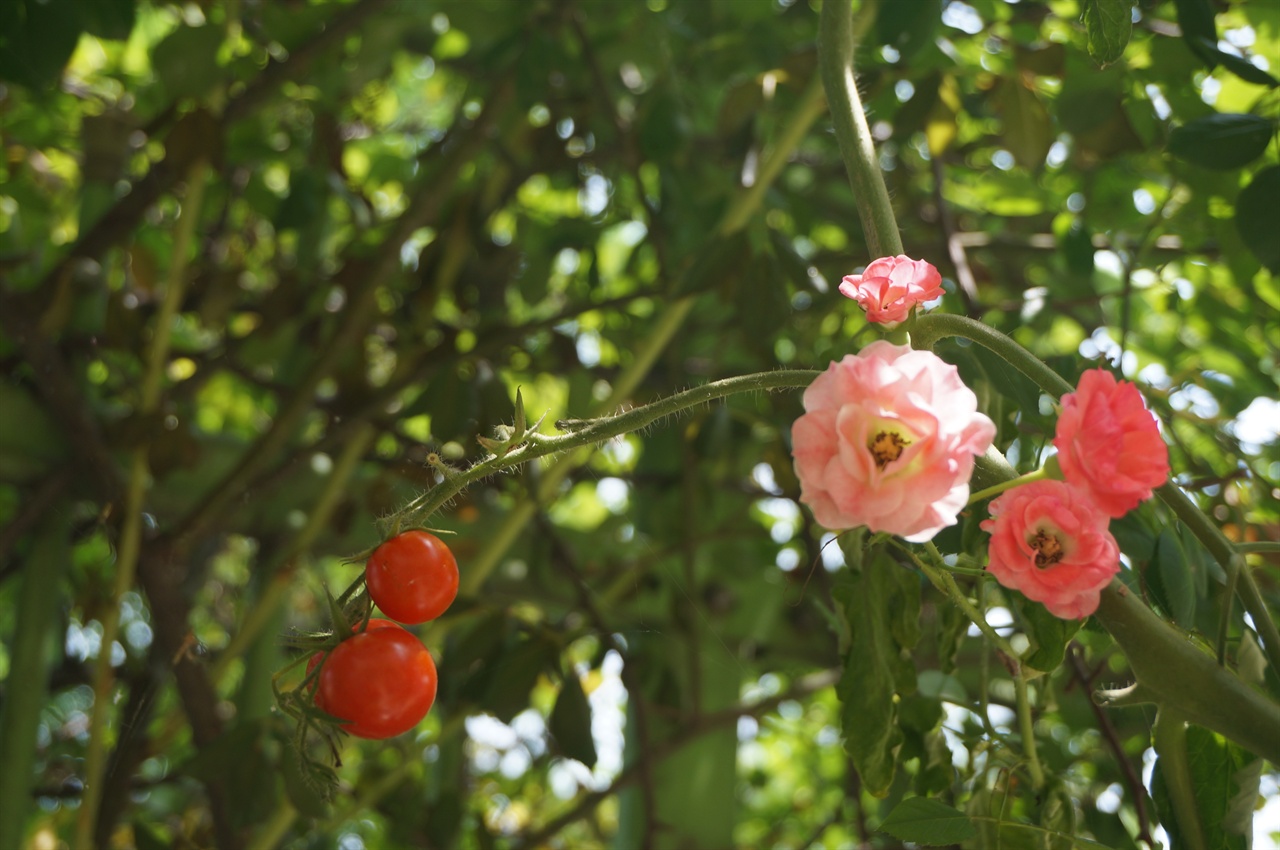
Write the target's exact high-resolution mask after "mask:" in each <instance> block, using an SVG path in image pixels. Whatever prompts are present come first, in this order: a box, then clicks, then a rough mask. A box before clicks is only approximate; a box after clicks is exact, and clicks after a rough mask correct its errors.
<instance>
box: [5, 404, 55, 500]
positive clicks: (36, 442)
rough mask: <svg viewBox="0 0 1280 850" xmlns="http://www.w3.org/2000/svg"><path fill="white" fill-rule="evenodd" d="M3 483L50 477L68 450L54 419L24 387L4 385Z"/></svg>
mask: <svg viewBox="0 0 1280 850" xmlns="http://www.w3.org/2000/svg"><path fill="white" fill-rule="evenodd" d="M0 410H3V411H4V414H3V415H0V481H14V482H24V481H28V480H31V479H34V478H39V477H40V476H42V475H44V474H46V473H47V472H48V471H49V470H50V469H51V468H52V467H53V465H54V464H55V463H56V462H57V461H58V459H59V458H60V457H62V455H63V453H64V452H65V450H66V447H65V445H64V443H63V440H62V434H61V432H60V430H59V428H58V426H57V425H56V424H55V423H54V421H53V419H52V418H51V417H50V416H49V414H47V413H46V412H45V410H44V408H43V407H41V406H40V405H39V404H38V403H37V402H36V400H35V399H33V398H32V397H31V395H30V394H28V393H27V392H26V390H24V389H23V388H22V387H21V386H19V385H18V384H15V383H10V382H8V381H5V382H0Z"/></svg>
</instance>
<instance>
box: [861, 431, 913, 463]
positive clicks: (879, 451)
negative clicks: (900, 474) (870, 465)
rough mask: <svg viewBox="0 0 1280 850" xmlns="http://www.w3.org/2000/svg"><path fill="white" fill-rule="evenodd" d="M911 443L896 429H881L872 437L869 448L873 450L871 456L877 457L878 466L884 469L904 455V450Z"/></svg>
mask: <svg viewBox="0 0 1280 850" xmlns="http://www.w3.org/2000/svg"><path fill="white" fill-rule="evenodd" d="M909 445H911V444H910V443H909V442H907V441H906V440H904V439H902V435H901V434H899V433H897V432H896V431H880V432H878V433H877V434H876V435H875V436H874V437H872V438H871V442H870V443H868V444H867V448H868V449H869V450H870V451H871V456H872V457H874V458H875V459H876V466H878V467H879V468H880V469H884V468H885V467H886V466H888V465H889V464H891V463H893V462H894V461H895V460H897V459H898V458H900V457H902V450H903V449H905V448H906V447H907V446H909Z"/></svg>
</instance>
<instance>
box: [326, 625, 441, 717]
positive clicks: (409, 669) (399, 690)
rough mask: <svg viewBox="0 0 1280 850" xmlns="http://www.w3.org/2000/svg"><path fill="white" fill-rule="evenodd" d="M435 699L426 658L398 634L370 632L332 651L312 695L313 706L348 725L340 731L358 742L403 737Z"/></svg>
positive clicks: (409, 638)
mask: <svg viewBox="0 0 1280 850" xmlns="http://www.w3.org/2000/svg"><path fill="white" fill-rule="evenodd" d="M370 625H371V626H372V623H371V624H370ZM393 625H394V624H393ZM435 699H436V665H435V662H434V661H432V660H431V653H430V652H428V651H427V648H426V647H425V646H423V645H422V642H421V641H420V640H418V639H417V638H416V637H414V636H413V635H412V634H410V633H409V632H407V631H405V630H404V629H401V628H386V627H379V628H372V627H371V628H369V629H368V630H366V631H363V632H360V633H359V634H357V635H352V636H351V637H349V638H347V639H346V640H344V641H343V642H342V643H340V644H338V645H337V646H335V647H334V648H333V651H332V652H330V653H329V659H328V660H327V661H325V663H324V667H322V668H321V669H320V684H319V687H318V688H317V689H316V706H317V707H318V708H320V709H321V710H323V711H326V712H328V713H329V714H332V715H333V716H334V717H337V718H339V719H341V720H346V721H349V722H347V723H344V724H342V728H343V729H344V730H345V731H347V732H350V733H351V734H352V735H355V736H356V737H357V738H374V739H380V738H390V737H392V736H393V735H400V734H402V733H404V732H408V731H409V730H410V729H412V728H413V727H414V726H417V725H418V722H419V721H420V720H422V718H424V717H426V716H427V712H428V711H430V710H431V704H432V703H433V702H435Z"/></svg>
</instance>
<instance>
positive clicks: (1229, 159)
mask: <svg viewBox="0 0 1280 850" xmlns="http://www.w3.org/2000/svg"><path fill="white" fill-rule="evenodd" d="M1274 131H1275V122H1274V121H1272V120H1270V119H1268V118H1263V117H1261V116H1259V115H1247V114H1237V113H1221V114H1215V115H1206V116H1204V117H1202V118H1197V119H1195V120H1194V121H1188V122H1187V123H1186V124H1183V125H1182V126H1181V127H1175V128H1174V129H1173V132H1171V133H1170V134H1169V146H1168V150H1169V153H1171V154H1173V155H1174V156H1176V157H1178V158H1180V159H1185V160H1186V161H1187V162H1190V163H1193V164H1194V165H1199V166H1201V167H1203V168H1212V169H1214V170H1217V171H1230V170H1231V169H1234V168H1240V167H1241V166H1244V165H1248V164H1249V163H1250V162H1253V161H1254V160H1255V159H1257V158H1258V157H1260V156H1262V152H1263V151H1265V150H1266V149H1267V145H1268V144H1269V143H1270V142H1271V134H1272V133H1273V132H1274Z"/></svg>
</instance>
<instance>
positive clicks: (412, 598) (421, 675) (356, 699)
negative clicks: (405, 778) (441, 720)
mask: <svg viewBox="0 0 1280 850" xmlns="http://www.w3.org/2000/svg"><path fill="white" fill-rule="evenodd" d="M365 585H366V587H367V588H368V591H369V598H370V599H372V600H373V602H374V604H375V605H377V606H378V607H379V608H380V609H382V611H383V613H385V614H386V615H387V616H388V617H390V618H392V620H398V621H399V623H408V624H411V625H412V624H416V623H425V622H427V621H428V620H433V619H435V618H436V617H439V616H440V615H441V614H443V613H444V612H445V610H446V609H448V607H449V606H450V605H451V604H453V600H454V598H455V597H456V596H457V595H458V562H457V561H456V560H455V559H454V557H453V553H452V552H451V551H449V547H448V546H446V545H445V544H444V542H443V541H441V540H440V538H438V537H436V536H435V535H433V534H429V533H427V532H425V531H408V532H405V533H404V534H399V535H397V536H395V537H393V538H391V539H390V540H388V541H386V542H385V543H383V544H382V545H381V546H379V547H378V548H377V549H375V550H374V552H373V554H372V555H371V556H370V557H369V560H368V561H367V562H366V564H365ZM399 623H396V622H392V621H391V620H383V619H370V620H369V621H368V624H367V625H366V626H365V627H364V628H362V629H361V630H359V631H358V632H357V633H356V634H354V635H352V636H351V637H349V638H347V639H346V640H344V641H342V642H341V643H339V644H338V645H337V646H335V647H334V648H333V649H332V650H331V651H330V652H329V654H328V657H327V658H324V657H323V653H316V654H315V655H313V656H312V657H311V660H310V661H309V662H308V664H307V672H308V674H310V673H311V672H312V671H313V670H314V669H315V667H316V666H317V665H318V664H320V662H321V660H323V661H324V666H323V667H321V668H320V673H319V677H318V682H317V684H316V687H315V704H316V707H317V708H319V709H321V710H322V711H324V712H326V713H327V714H330V715H332V716H334V717H336V718H339V719H340V720H343V721H345V722H344V723H343V725H342V729H343V730H344V731H346V732H349V733H351V734H352V735H355V736H356V737H358V738H373V739H379V738H390V737H392V736H394V735H399V734H402V733H404V732H407V731H409V730H410V729H412V728H413V727H414V726H416V725H418V722H419V721H421V720H422V718H423V717H425V716H426V715H427V712H428V711H430V710H431V704H432V703H433V702H434V701H435V698H436V682H437V679H436V665H435V662H434V661H433V660H432V659H431V653H430V652H429V651H428V650H427V648H426V647H425V646H423V645H422V641H420V640H418V638H417V637H415V636H414V635H413V634H412V633H411V632H409V631H407V630H406V629H405V628H404V627H403V626H401V625H399Z"/></svg>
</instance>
